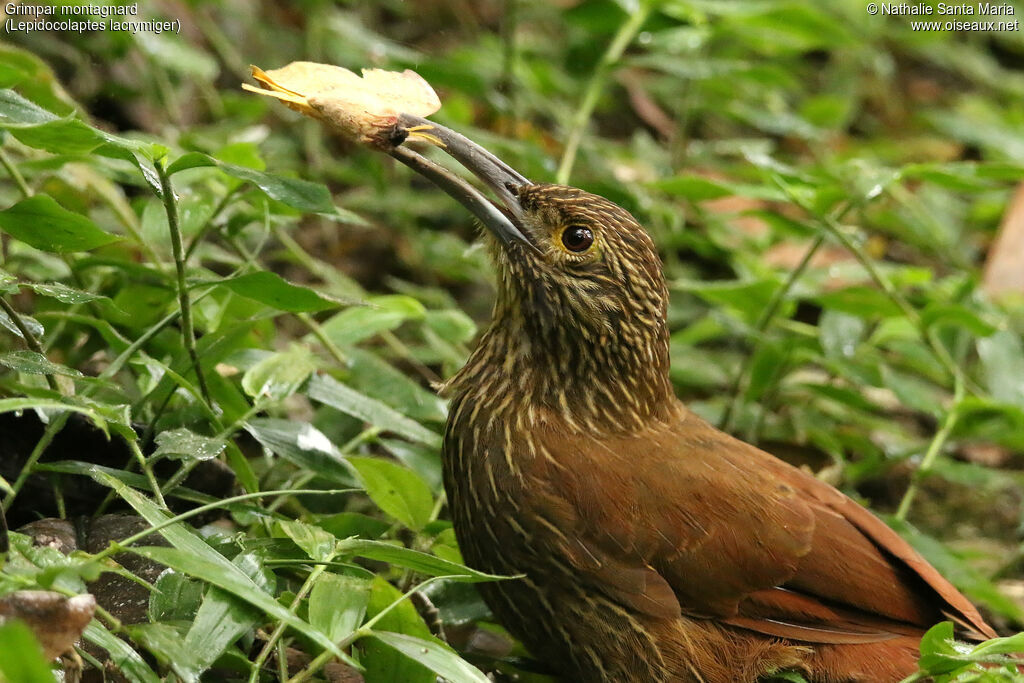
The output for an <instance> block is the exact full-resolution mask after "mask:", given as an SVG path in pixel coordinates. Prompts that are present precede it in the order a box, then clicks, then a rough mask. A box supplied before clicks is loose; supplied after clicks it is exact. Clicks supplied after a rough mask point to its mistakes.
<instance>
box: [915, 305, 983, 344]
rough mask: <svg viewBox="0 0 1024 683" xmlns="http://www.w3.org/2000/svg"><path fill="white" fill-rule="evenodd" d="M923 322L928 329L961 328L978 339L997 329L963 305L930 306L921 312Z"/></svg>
mask: <svg viewBox="0 0 1024 683" xmlns="http://www.w3.org/2000/svg"><path fill="white" fill-rule="evenodd" d="M921 322H922V324H924V325H925V326H926V327H947V326H952V327H960V328H963V329H965V330H967V331H968V332H970V333H971V334H973V335H974V336H976V337H987V336H989V335H990V334H992V333H993V332H995V331H996V329H997V327H996V325H994V324H993V323H991V322H989V321H987V320H985V319H984V318H983V317H982V316H981V315H980V314H978V313H977V312H975V311H972V310H971V309H969V308H967V307H966V306H964V305H962V304H943V303H934V304H929V305H928V306H926V307H925V309H924V310H923V311H921Z"/></svg>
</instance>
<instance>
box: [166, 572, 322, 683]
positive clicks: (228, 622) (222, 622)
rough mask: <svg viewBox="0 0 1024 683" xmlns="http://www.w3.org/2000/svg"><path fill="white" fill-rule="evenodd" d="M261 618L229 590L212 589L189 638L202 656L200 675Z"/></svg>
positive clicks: (198, 660)
mask: <svg viewBox="0 0 1024 683" xmlns="http://www.w3.org/2000/svg"><path fill="white" fill-rule="evenodd" d="M259 619H260V614H259V611H258V610H256V609H255V608H254V607H252V606H251V605H249V604H247V603H245V602H243V601H242V600H240V599H238V598H237V597H235V596H234V595H232V594H231V593H229V592H227V591H225V590H221V589H220V588H217V587H216V586H210V589H209V590H208V591H207V592H206V597H204V598H203V602H202V604H201V605H200V606H199V611H198V612H196V616H195V619H194V620H193V621H192V626H191V627H190V628H189V630H188V634H186V636H185V646H186V647H188V648H189V649H190V650H194V651H195V652H197V653H198V654H197V656H196V659H195V665H196V669H197V671H196V673H201V672H202V671H204V670H206V669H208V668H209V667H210V666H211V665H212V664H213V663H214V662H215V661H216V660H217V658H218V657H220V655H221V654H222V653H223V652H224V651H225V650H226V649H227V648H228V647H230V646H231V644H232V643H234V642H235V641H237V640H238V639H239V638H240V637H242V636H243V635H244V634H246V633H248V632H250V631H251V630H252V629H253V628H254V627H255V626H256V624H257V623H258V622H259ZM332 640H333V638H332Z"/></svg>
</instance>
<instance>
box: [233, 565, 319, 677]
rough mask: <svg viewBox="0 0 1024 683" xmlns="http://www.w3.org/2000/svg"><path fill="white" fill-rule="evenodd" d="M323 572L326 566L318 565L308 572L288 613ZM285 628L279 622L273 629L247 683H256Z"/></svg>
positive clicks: (253, 664) (255, 660)
mask: <svg viewBox="0 0 1024 683" xmlns="http://www.w3.org/2000/svg"><path fill="white" fill-rule="evenodd" d="M325 571H327V565H326V564H318V565H315V566H314V567H313V570H312V571H311V572H309V576H307V577H306V580H305V581H303V582H302V586H301V587H300V588H299V590H298V591H296V593H295V599H294V600H292V604H291V605H290V606H289V608H288V609H289V611H291V612H295V610H297V609H298V608H299V604H300V603H301V602H302V599H303V598H304V597H306V595H307V594H308V593H309V591H311V590H312V589H313V584H314V583H315V582H316V580H317V579H318V578H320V575H321V574H323V573H324V572H325ZM286 628H288V625H287V624H285V623H284V622H283V621H282V622H280V623H279V624H278V625H277V627H276V628H274V632H273V633H271V634H270V637H269V638H267V642H266V643H264V645H263V649H261V650H260V653H259V654H258V655H257V656H256V659H254V660H253V662H252V669H250V671H249V683H258V681H259V678H260V671H261V670H262V669H263V664H264V663H265V662H266V661H267V657H269V656H270V653H271V652H272V651H273V650H274V646H275V645H277V641H278V640H280V638H281V636H282V635H283V634H284V630H285V629H286ZM332 656H333V655H332Z"/></svg>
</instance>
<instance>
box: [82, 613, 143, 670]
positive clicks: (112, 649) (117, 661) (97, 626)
mask: <svg viewBox="0 0 1024 683" xmlns="http://www.w3.org/2000/svg"><path fill="white" fill-rule="evenodd" d="M84 635H85V639H86V640H87V641H89V642H90V643H92V644H93V645H96V646H98V647H100V648H102V649H104V650H106V651H107V655H108V656H109V657H110V661H112V662H113V663H114V666H116V667H117V671H118V672H119V673H120V674H122V675H124V676H125V677H126V678H127V679H128V680H129V681H131V682H132V683H160V680H161V679H160V678H159V677H158V676H157V675H156V674H155V673H153V670H152V669H150V668H149V665H148V664H146V660H144V659H143V658H142V655H140V654H139V653H138V652H136V651H135V649H134V648H132V646H131V645H129V644H128V643H126V642H125V641H123V640H121V639H120V638H118V637H117V636H115V635H114V634H113V633H111V632H110V631H108V630H107V627H106V626H104V625H103V624H102V623H100V622H99V620H97V619H93V620H92V621H91V622H89V625H88V626H86V627H85V634H84Z"/></svg>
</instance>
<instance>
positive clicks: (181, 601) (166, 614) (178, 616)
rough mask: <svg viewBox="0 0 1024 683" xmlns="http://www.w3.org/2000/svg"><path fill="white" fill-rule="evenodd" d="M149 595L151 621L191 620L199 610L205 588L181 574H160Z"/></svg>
mask: <svg viewBox="0 0 1024 683" xmlns="http://www.w3.org/2000/svg"><path fill="white" fill-rule="evenodd" d="M153 587H154V588H155V590H154V591H152V592H151V593H150V594H149V618H150V619H151V620H153V621H174V620H191V619H192V618H193V617H194V616H195V613H196V610H197V609H198V608H199V602H200V600H202V598H203V589H204V588H205V586H204V585H203V584H202V582H200V581H196V580H195V579H191V578H189V577H187V576H185V575H184V574H182V573H181V572H176V571H173V570H168V571H165V572H163V573H161V574H160V576H159V577H158V578H157V580H156V582H155V583H154V584H153Z"/></svg>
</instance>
